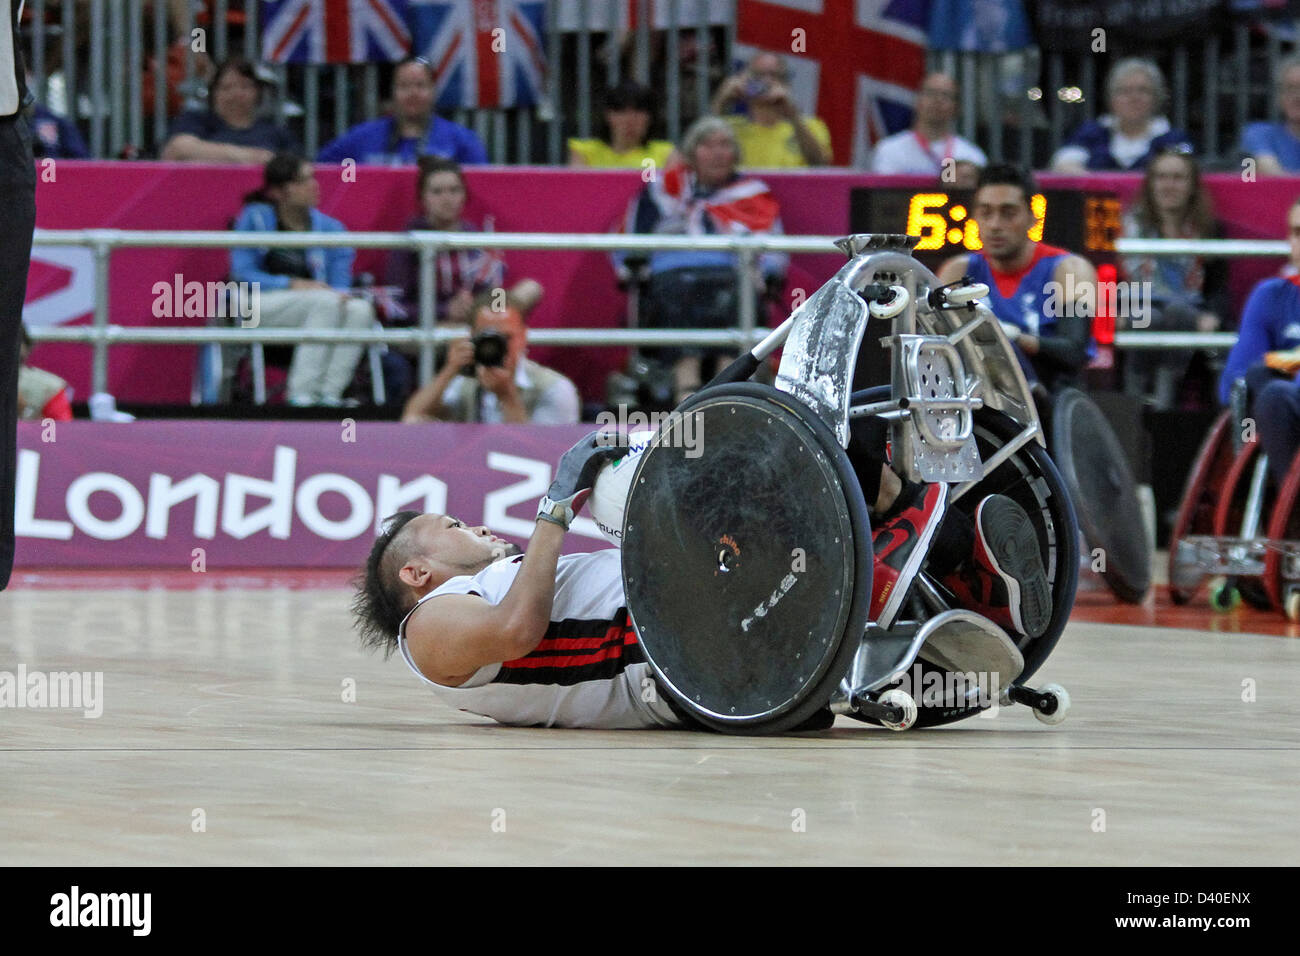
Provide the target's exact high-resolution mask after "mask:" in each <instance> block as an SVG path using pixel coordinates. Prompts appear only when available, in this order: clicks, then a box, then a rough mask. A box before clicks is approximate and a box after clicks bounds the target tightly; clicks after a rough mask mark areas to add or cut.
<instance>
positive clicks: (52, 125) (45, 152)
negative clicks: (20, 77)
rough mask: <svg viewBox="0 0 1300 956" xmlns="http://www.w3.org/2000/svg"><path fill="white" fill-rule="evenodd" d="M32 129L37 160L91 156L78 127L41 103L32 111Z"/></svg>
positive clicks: (33, 151) (34, 152) (33, 148)
mask: <svg viewBox="0 0 1300 956" xmlns="http://www.w3.org/2000/svg"><path fill="white" fill-rule="evenodd" d="M28 82H30V80H29V81H28ZM31 127H32V153H33V154H34V155H35V156H36V158H37V159H86V158H88V157H89V156H90V150H88V149H86V141H85V140H84V139H82V138H81V132H80V131H79V130H78V129H77V127H76V126H75V125H74V124H73V123H72V122H71V121H69V120H68V119H66V118H64V117H62V116H60V115H59V114H58V113H55V112H54V111H53V110H50V109H47V108H46V107H44V106H42V105H41V104H39V103H37V104H36V106H35V107H33V109H32V121H31Z"/></svg>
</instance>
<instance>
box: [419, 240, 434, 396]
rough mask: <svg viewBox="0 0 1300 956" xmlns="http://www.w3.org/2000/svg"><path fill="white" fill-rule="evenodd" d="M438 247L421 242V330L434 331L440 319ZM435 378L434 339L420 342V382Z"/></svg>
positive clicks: (424, 383)
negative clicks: (437, 267) (437, 266)
mask: <svg viewBox="0 0 1300 956" xmlns="http://www.w3.org/2000/svg"><path fill="white" fill-rule="evenodd" d="M437 261H438V247H437V246H435V245H434V244H433V243H432V242H430V241H428V240H427V239H426V240H422V241H421V242H420V290H419V291H420V330H421V331H423V332H432V331H433V328H434V325H435V324H436V323H437V319H438V270H437V269H436V268H435V266H436V264H437ZM432 379H433V340H432V339H431V338H426V339H424V340H423V341H421V342H420V384H421V385H426V384H428V383H429V382H430V381H432Z"/></svg>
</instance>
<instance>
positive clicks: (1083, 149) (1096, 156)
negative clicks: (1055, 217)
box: [1052, 58, 1194, 174]
mask: <svg viewBox="0 0 1300 956" xmlns="http://www.w3.org/2000/svg"><path fill="white" fill-rule="evenodd" d="M1165 97H1166V93H1165V78H1164V76H1163V75H1162V74H1161V72H1160V68H1159V67H1157V66H1156V65H1155V64H1154V63H1152V62H1151V61H1150V60H1141V59H1136V58H1130V59H1125V60H1120V61H1119V62H1118V63H1116V64H1115V66H1114V68H1112V69H1111V71H1110V74H1109V75H1108V76H1107V77H1106V99H1107V102H1108V103H1109V105H1110V113H1109V114H1107V115H1105V116H1103V117H1101V118H1100V119H1098V120H1091V121H1089V122H1087V123H1084V124H1083V125H1082V126H1080V127H1079V128H1078V129H1077V130H1075V131H1074V134H1073V135H1072V136H1071V137H1070V138H1069V139H1068V140H1066V142H1065V145H1064V146H1062V147H1061V148H1060V149H1059V150H1057V151H1056V155H1055V156H1053V157H1052V172H1054V173H1074V174H1077V173H1086V172H1104V171H1114V170H1119V171H1125V172H1138V171H1141V170H1143V169H1145V168H1146V165H1147V163H1148V162H1150V160H1151V157H1152V156H1154V155H1155V154H1156V153H1158V152H1159V151H1160V150H1162V149H1168V148H1170V147H1182V148H1183V149H1185V150H1186V151H1187V152H1193V151H1194V150H1193V148H1192V141H1191V137H1189V136H1188V135H1187V134H1186V133H1185V132H1183V131H1182V130H1180V129H1173V128H1171V127H1170V125H1169V120H1168V119H1166V118H1165V117H1163V116H1160V115H1157V111H1158V110H1160V109H1161V108H1162V107H1163V106H1164V103H1165Z"/></svg>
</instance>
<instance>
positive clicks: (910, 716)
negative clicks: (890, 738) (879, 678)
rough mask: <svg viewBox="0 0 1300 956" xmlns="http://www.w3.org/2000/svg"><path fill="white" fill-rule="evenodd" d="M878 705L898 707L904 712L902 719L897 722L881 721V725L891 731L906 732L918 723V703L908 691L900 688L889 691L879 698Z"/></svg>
mask: <svg viewBox="0 0 1300 956" xmlns="http://www.w3.org/2000/svg"><path fill="white" fill-rule="evenodd" d="M876 703H878V704H879V705H881V706H882V707H897V708H899V709H900V710H901V711H902V712H903V715H902V718H901V719H900V720H897V721H893V720H885V719H884V718H883V717H882V718H881V719H880V723H881V724H883V725H884V726H886V727H888V728H889V729H890V730H906V729H907V728H908V727H911V726H912V725H913V724H914V723H916V701H915V700H913V699H912V695H911V694H909V693H908V692H907V691H905V690H899V689H898V688H894V689H893V690H887V691H885V692H884V693H883V694H881V695H880V697H879V698H877V700H876Z"/></svg>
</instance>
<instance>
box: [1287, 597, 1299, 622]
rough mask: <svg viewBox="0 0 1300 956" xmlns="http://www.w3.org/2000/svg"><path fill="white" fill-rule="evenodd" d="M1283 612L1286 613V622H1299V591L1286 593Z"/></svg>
mask: <svg viewBox="0 0 1300 956" xmlns="http://www.w3.org/2000/svg"><path fill="white" fill-rule="evenodd" d="M1283 610H1285V611H1286V619H1287V620H1288V621H1291V622H1292V623H1294V622H1296V621H1300V591H1290V592H1288V594H1287V596H1286V602H1285V606H1284V608H1283Z"/></svg>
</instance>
